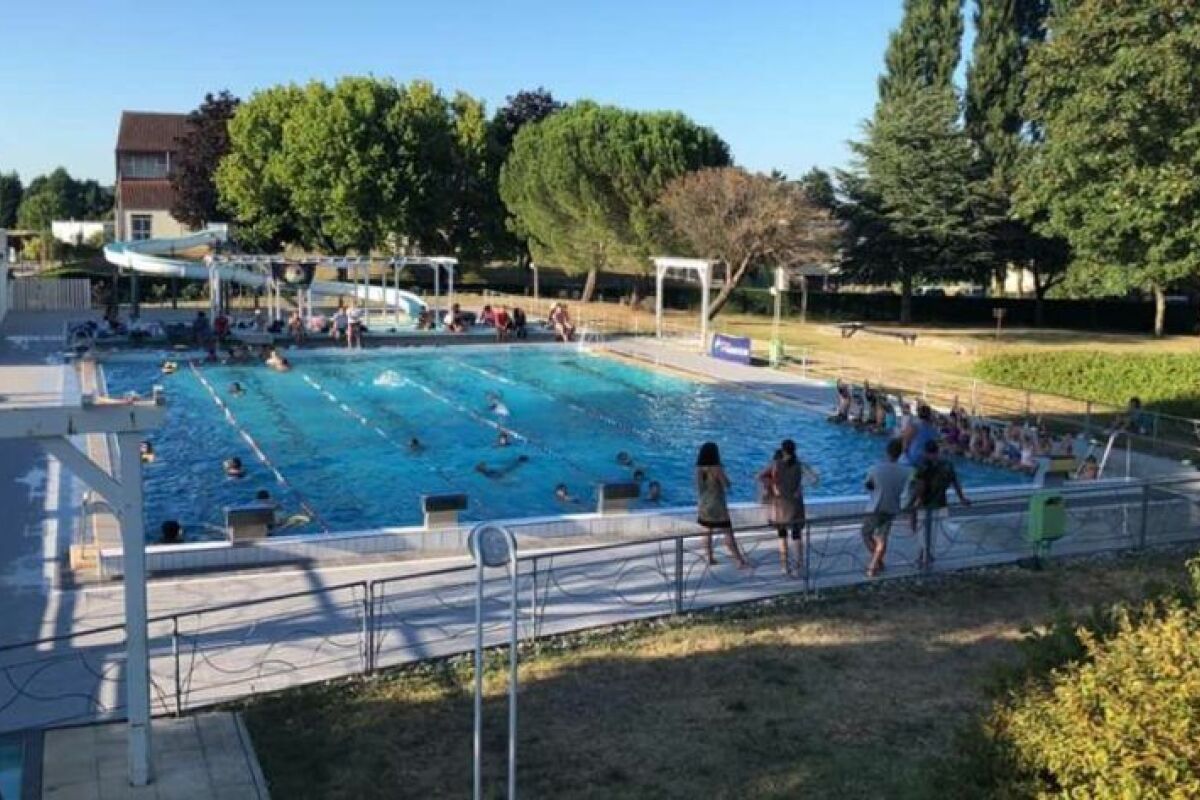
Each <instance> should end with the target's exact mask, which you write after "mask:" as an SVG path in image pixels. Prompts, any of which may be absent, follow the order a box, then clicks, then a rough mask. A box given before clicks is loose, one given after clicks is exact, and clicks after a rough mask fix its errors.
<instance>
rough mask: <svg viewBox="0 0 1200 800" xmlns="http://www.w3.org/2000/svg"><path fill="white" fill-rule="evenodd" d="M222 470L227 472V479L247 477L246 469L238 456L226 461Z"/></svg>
mask: <svg viewBox="0 0 1200 800" xmlns="http://www.w3.org/2000/svg"><path fill="white" fill-rule="evenodd" d="M221 466H222V468H223V469H224V470H225V477H226V478H244V477H245V476H246V468H245V467H243V466H242V460H241V459H240V458H238V457H237V456H234V457H233V458H227V459H225V463H223V464H222V465H221Z"/></svg>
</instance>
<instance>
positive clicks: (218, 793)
mask: <svg viewBox="0 0 1200 800" xmlns="http://www.w3.org/2000/svg"><path fill="white" fill-rule="evenodd" d="M154 749H155V759H154V764H155V771H156V774H155V779H154V781H153V783H151V784H150V785H149V786H142V787H134V786H130V785H129V781H128V779H127V778H126V769H127V759H126V753H125V726H124V725H121V724H119V723H108V724H102V725H84V726H82V727H77V728H60V729H58V730H52V731H47V732H46V734H45V739H44V742H43V746H42V754H43V755H42V797H43V798H44V799H45V800H126V799H128V800H139V798H145V800H267V799H268V798H269V796H270V794H269V792H268V791H267V783H266V780H265V779H264V778H263V774H262V769H261V768H260V767H259V764H258V757H257V756H256V755H255V753H254V746H253V745H252V744H251V743H250V735H249V733H247V731H246V728H245V726H244V725H243V724H242V721H241V718H240V716H239V715H238V714H236V713H234V712H229V711H218V712H211V713H206V714H195V715H192V716H187V717H180V718H178V719H165V720H159V721H157V722H155V724H154Z"/></svg>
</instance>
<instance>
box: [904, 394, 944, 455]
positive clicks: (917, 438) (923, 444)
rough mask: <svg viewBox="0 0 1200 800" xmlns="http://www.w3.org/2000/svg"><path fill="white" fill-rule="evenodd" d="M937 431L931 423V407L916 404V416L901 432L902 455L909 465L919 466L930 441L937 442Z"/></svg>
mask: <svg viewBox="0 0 1200 800" xmlns="http://www.w3.org/2000/svg"><path fill="white" fill-rule="evenodd" d="M938 437H939V432H938V429H937V426H936V425H934V423H933V409H931V408H930V407H929V406H928V405H926V404H925V403H921V404H920V405H919V406H917V418H916V419H915V420H913V421H912V422H911V423H910V424H909V426H908V427H907V428H906V429H905V430H904V431H903V432H902V433H901V441H903V442H904V457H905V458H906V459H907V460H908V465H909V466H910V467H919V466H921V462H922V461H923V460H924V458H925V453H926V450H927V448H928V446H929V443H930V442H933V443H934V444H937V440H938Z"/></svg>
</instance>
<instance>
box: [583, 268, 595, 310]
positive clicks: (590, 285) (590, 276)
mask: <svg viewBox="0 0 1200 800" xmlns="http://www.w3.org/2000/svg"><path fill="white" fill-rule="evenodd" d="M599 273H600V270H598V269H596V268H595V267H592V268H591V269H589V270H588V273H587V280H586V281H584V283H583V294H581V295H579V302H581V303H590V302H591V301H592V295H593V294H594V293H595V291H596V276H597V275H599Z"/></svg>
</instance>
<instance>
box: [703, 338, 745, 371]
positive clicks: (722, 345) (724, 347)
mask: <svg viewBox="0 0 1200 800" xmlns="http://www.w3.org/2000/svg"><path fill="white" fill-rule="evenodd" d="M712 357H713V358H720V359H723V360H725V361H735V362H737V363H738V364H749V363H750V339H749V338H748V337H745V336H726V335H725V334H723V333H717V334H713V339H712Z"/></svg>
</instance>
